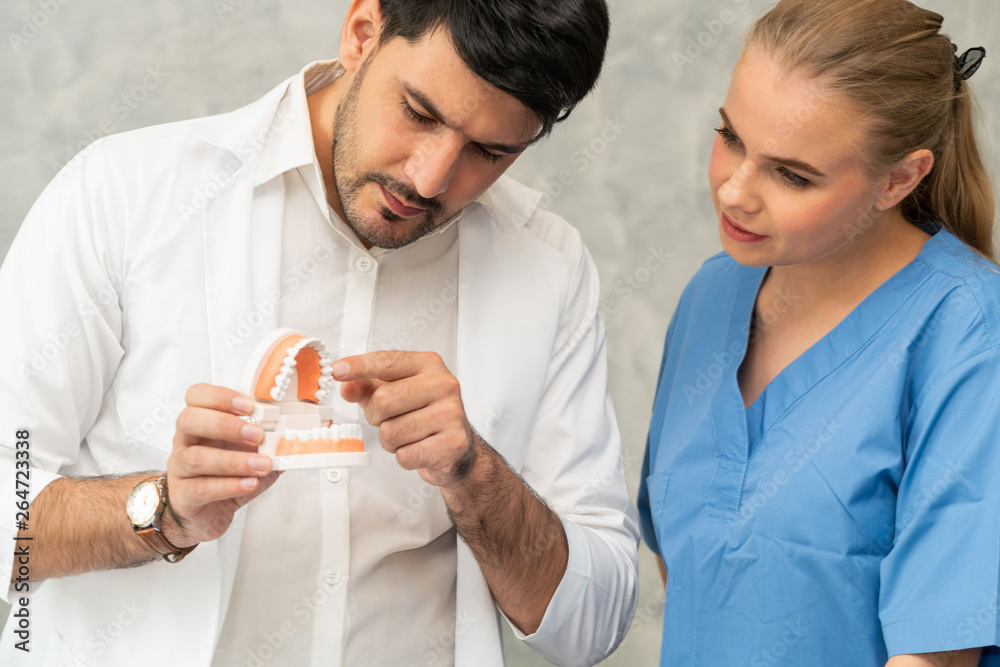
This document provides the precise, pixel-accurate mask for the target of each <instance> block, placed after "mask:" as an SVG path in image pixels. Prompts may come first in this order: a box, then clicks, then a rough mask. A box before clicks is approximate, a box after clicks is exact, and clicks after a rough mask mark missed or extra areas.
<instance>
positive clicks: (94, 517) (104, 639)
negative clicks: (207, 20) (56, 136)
mask: <svg viewBox="0 0 1000 667" xmlns="http://www.w3.org/2000/svg"><path fill="white" fill-rule="evenodd" d="M607 29H608V19H607V9H606V6H605V5H604V2H603V0H574V1H573V2H551V3H547V5H542V6H540V5H539V4H538V3H525V2H517V1H515V0H504V1H499V0H490V1H489V2H485V1H484V2H448V1H427V2H419V3H414V2H407V1H405V0H402V1H400V0H382V2H381V3H380V2H378V0H354V1H353V2H352V3H351V6H350V9H349V11H348V16H347V19H346V21H345V24H344V28H343V32H342V35H341V45H340V60H339V62H327V63H314V64H313V65H310V66H308V67H307V68H306V69H305V70H303V72H302V73H301V74H300V75H299V76H297V77H294V78H292V79H291V80H289V81H287V82H285V83H284V84H282V85H281V86H279V87H278V88H276V89H275V90H274V91H272V92H271V93H270V94H268V95H267V96H266V97H264V98H263V99H262V100H260V101H258V102H256V103H254V104H252V105H250V106H249V107H246V108H244V109H241V110H238V111H236V112H233V113H231V114H226V115H224V116H219V117H213V118H207V119H200V120H196V121H190V122H186V123H178V124H173V125H167V126H160V127H155V128H149V129H147V130H141V131H139V132H136V133H132V134H129V135H122V136H118V137H109V138H107V139H105V140H102V141H100V142H98V144H97V145H96V146H95V147H94V148H93V150H91V151H89V152H88V153H87V154H86V155H85V156H84V157H83V158H82V159H81V160H80V162H79V163H78V164H71V165H70V166H69V167H67V169H66V170H64V172H63V173H62V174H61V175H60V177H58V179H57V181H56V182H55V183H54V184H53V185H52V186H50V188H49V189H48V190H47V191H46V192H45V193H44V194H43V195H42V197H41V198H40V199H39V202H38V203H37V204H36V205H35V207H34V208H33V210H32V213H31V214H30V215H29V217H28V219H27V220H26V222H25V223H24V225H23V226H22V230H21V232H20V233H19V238H18V239H17V240H16V241H15V244H14V246H13V247H12V249H11V251H10V254H9V255H8V259H7V261H6V262H5V264H4V266H3V270H2V271H0V303H3V304H4V305H6V306H7V307H8V308H9V309H19V307H18V305H17V304H16V303H15V300H25V299H27V300H28V301H29V302H32V303H35V304H37V306H33V308H32V310H31V312H30V314H29V315H27V316H26V317H25V318H24V320H23V321H21V322H18V325H17V326H16V327H12V330H10V331H5V332H3V334H0V335H2V337H3V338H2V342H3V349H4V351H5V355H4V358H3V360H2V364H3V368H2V370H4V371H7V372H6V374H5V375H3V376H2V377H3V378H4V380H3V383H2V385H0V392H2V398H3V405H4V408H3V410H2V415H0V426H2V428H3V430H2V431H0V434H2V435H0V442H2V444H3V448H2V449H0V451H2V452H3V456H4V460H5V461H6V463H5V465H4V467H3V480H4V483H5V485H6V486H5V489H9V493H8V495H6V496H5V497H7V498H16V496H15V495H14V494H15V481H16V480H15V477H16V471H17V461H19V460H22V459H24V458H27V456H24V455H22V454H20V452H22V451H26V452H28V456H30V462H31V466H32V467H31V470H30V473H31V474H30V494H29V499H30V500H31V504H30V512H29V513H30V517H29V518H30V520H29V521H27V522H25V523H27V526H24V525H21V527H20V533H19V536H20V537H21V538H32V539H31V541H30V542H29V541H28V540H26V539H25V540H22V541H20V542H17V545H18V547H17V548H21V545H23V544H30V558H29V559H28V560H29V562H30V565H29V567H30V580H29V581H28V582H27V583H28V584H29V587H30V592H31V593H32V598H31V600H30V603H29V605H30V610H31V633H32V642H33V643H32V648H33V652H32V653H30V654H26V653H24V652H22V651H18V650H17V648H15V644H16V643H17V642H18V641H19V640H20V639H22V638H23V637H22V636H21V635H17V634H16V632H15V631H16V628H15V624H13V623H8V624H7V627H6V628H5V633H4V636H3V638H2V640H0V650H2V651H3V653H2V655H3V656H4V660H5V662H6V663H9V664H31V665H34V664H43V665H49V664H52V665H55V664H74V661H75V664H95V665H118V664H126V663H127V664H133V663H134V662H135V661H136V658H137V656H142V662H144V663H147V664H163V665H217V666H220V667H221V666H228V665H256V664H263V663H264V662H267V661H268V660H270V659H272V658H273V659H274V664H283V665H284V664H287V665H307V664H317V665H318V664H324V665H326V664H345V665H354V664H373V665H411V664H412V665H423V664H444V665H447V664H456V665H476V666H479V665H498V664H502V652H501V649H500V639H499V632H498V631H499V626H498V618H499V617H498V615H497V611H496V610H497V609H499V610H500V611H501V612H502V613H503V615H504V616H505V617H506V619H507V621H508V622H509V623H510V624H511V625H512V627H513V628H514V629H515V632H516V633H517V634H518V636H520V637H522V638H524V639H525V641H527V642H528V643H529V644H531V645H532V646H533V647H534V648H536V649H537V650H539V651H540V652H541V653H543V654H544V655H546V656H547V657H549V658H551V659H552V660H554V661H556V662H559V663H562V664H591V663H594V662H597V661H599V660H601V659H603V657H605V656H606V655H607V654H609V653H610V652H611V651H612V650H614V648H615V646H617V644H618V642H619V641H620V640H621V638H622V636H623V635H624V632H625V630H626V628H627V626H628V623H629V620H630V618H631V614H632V610H633V608H634V604H635V597H636V565H635V559H636V542H637V526H636V521H635V516H634V512H633V510H632V508H631V505H630V503H629V501H628V499H627V495H626V492H625V487H624V480H623V474H622V462H621V452H620V443H619V440H618V434H617V429H616V427H615V424H614V414H613V409H612V407H611V403H610V399H609V396H608V390H607V377H606V370H605V357H604V332H603V328H602V326H601V322H600V318H599V316H598V312H597V301H598V290H597V284H596V272H595V269H594V267H593V264H592V261H591V260H590V258H589V255H588V254H587V253H586V250H585V249H584V248H583V246H582V244H581V243H580V241H579V238H578V235H577V234H576V233H575V232H574V231H573V230H572V228H570V227H569V226H568V225H567V224H566V223H565V222H563V221H562V220H560V219H559V218H557V217H556V216H554V215H552V214H549V213H546V212H544V211H541V210H539V209H538V208H537V203H538V199H539V196H538V194H537V193H532V192H530V191H528V190H526V189H524V188H523V187H521V186H519V185H517V184H516V183H514V182H513V181H511V180H509V179H507V178H506V177H503V176H502V174H503V172H504V171H505V170H506V169H507V167H509V166H510V164H511V163H512V162H513V161H514V160H515V159H516V157H517V156H518V155H519V154H520V153H521V152H523V151H524V150H525V149H526V148H527V147H528V146H529V145H531V144H532V143H533V142H534V141H536V140H538V139H539V138H541V137H543V136H544V135H545V134H547V133H548V131H549V130H550V129H551V127H552V126H553V124H554V123H555V122H557V121H559V120H561V119H563V118H565V116H566V115H567V114H568V113H569V111H570V110H571V109H572V108H573V107H574V106H575V104H576V103H577V102H579V100H580V99H582V98H583V97H584V96H585V95H586V94H587V92H588V91H589V90H590V89H591V87H592V86H593V84H594V82H595V80H596V78H597V76H598V74H599V71H600V66H601V60H602V59H603V53H604V48H605V44H606V39H607ZM459 218H461V220H459ZM29 274H31V275H33V276H34V278H33V279H32V280H31V281H29V284H27V285H25V284H23V277H24V276H26V275H29ZM15 283H19V284H15ZM19 310H20V309H19ZM278 326H288V327H293V328H296V329H299V330H302V331H305V332H306V333H308V334H309V335H311V336H315V337H318V338H320V339H321V340H323V341H324V342H325V343H326V344H327V346H328V347H330V348H331V351H333V353H334V354H335V355H337V356H340V357H341V358H342V359H341V361H339V362H338V363H336V364H335V365H334V367H333V371H334V377H335V378H336V379H337V380H339V381H341V382H342V385H341V392H340V393H341V397H340V398H339V399H338V400H336V401H335V402H334V406H335V408H336V410H337V414H338V419H337V421H339V422H359V421H364V422H365V429H366V431H365V441H366V449H367V450H368V451H370V452H372V455H373V463H372V465H371V466H370V467H367V468H354V469H343V470H322V471H306V472H302V471H294V472H289V473H284V474H282V475H281V476H280V477H279V476H278V475H277V474H276V473H274V472H273V471H272V461H271V460H270V459H269V458H268V457H266V456H261V455H258V454H257V453H256V448H257V445H258V444H259V443H260V441H261V438H262V432H261V430H260V428H259V427H258V426H256V425H255V424H253V423H248V422H247V421H245V420H243V419H241V417H245V416H247V415H248V414H249V412H250V411H251V409H252V407H253V404H252V402H251V401H250V400H249V399H248V397H247V396H246V395H244V394H241V393H240V392H238V391H236V388H237V387H240V378H241V377H242V374H243V368H244V366H246V364H247V361H248V358H249V355H250V352H251V350H252V349H253V348H254V346H255V345H256V343H257V342H258V341H259V340H260V339H262V338H263V337H264V336H266V335H267V334H268V333H269V332H270V331H271V330H272V329H273V328H275V327H278ZM50 333H51V336H55V338H54V339H53V340H55V341H57V342H56V343H53V345H54V347H53V348H51V349H50V348H48V347H44V349H42V351H41V357H40V359H41V361H42V362H44V363H40V362H38V360H37V359H36V357H35V354H36V352H37V351H38V350H39V349H40V348H39V345H40V344H41V345H42V346H45V345H46V344H47V341H48V340H49V338H51V336H50ZM372 350H374V351H375V352H371V351H372ZM421 350H432V351H433V352H427V351H421ZM181 396H185V399H186V403H187V405H186V406H185V407H183V409H182V406H180V405H179V404H178V403H177V401H178V400H179V398H180V397H181ZM16 434H17V438H18V440H17V441H16V443H15V440H14V436H15V435H16ZM21 443H27V444H23V445H22V444H21ZM139 471H142V472H139ZM102 473H104V474H102ZM150 479H158V480H159V482H158V483H157V484H156V485H153V486H147V488H154V487H155V488H154V491H153V493H155V495H156V498H157V501H158V502H159V501H163V502H164V503H165V504H164V506H163V507H162V512H161V513H160V514H159V516H158V532H157V531H150V530H144V531H140V532H137V531H136V530H135V529H134V528H133V525H132V524H131V523H130V522H129V520H128V519H126V516H125V508H126V503H127V501H128V498H129V496H130V494H131V493H132V492H133V490H134V489H136V488H137V487H138V486H139V485H140V484H142V483H143V482H145V481H147V480H150ZM265 491H266V492H265ZM21 518H23V517H21ZM17 519H18V517H15V516H14V512H13V511H11V513H10V518H9V519H8V520H7V521H5V522H4V524H3V527H2V529H3V530H5V531H7V532H8V534H9V537H14V536H15V526H17V525H18V524H17V523H16V521H17ZM5 551H6V550H5ZM161 554H166V558H160V556H161ZM12 555H13V554H12V553H5V554H4V558H5V559H6V560H4V562H3V565H4V566H5V567H6V568H7V569H6V570H2V571H4V572H10V573H11V581H12V591H11V592H9V594H8V598H7V599H8V600H11V601H12V602H16V601H17V598H18V593H17V592H16V591H17V589H18V584H23V583H25V582H19V581H18V572H19V570H18V569H16V568H14V567H13V562H12V560H10V557H11V556H12ZM18 558H19V559H20V558H21V556H18ZM168 561H169V562H168ZM18 562H19V563H20V561H18ZM138 565H142V567H134V566H138ZM18 567H20V565H19V566H18ZM126 568H128V569H126ZM108 570H110V571H108ZM40 580H47V581H45V582H44V584H40V583H39V582H40ZM16 609H17V605H15V610H16Z"/></svg>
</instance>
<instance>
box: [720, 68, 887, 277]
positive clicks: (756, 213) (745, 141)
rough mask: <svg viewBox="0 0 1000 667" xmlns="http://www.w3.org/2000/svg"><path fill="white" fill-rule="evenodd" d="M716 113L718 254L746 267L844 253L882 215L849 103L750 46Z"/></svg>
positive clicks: (856, 118)
mask: <svg viewBox="0 0 1000 667" xmlns="http://www.w3.org/2000/svg"><path fill="white" fill-rule="evenodd" d="M720 113H721V115H722V124H721V127H720V128H719V129H718V130H717V132H718V136H716V138H715V143H714V145H713V147H712V159H711V163H710V165H709V170H708V175H709V182H710V184H711V189H712V201H713V203H714V204H715V210H716V213H717V214H718V216H719V235H720V237H721V238H722V246H723V248H724V249H725V250H726V252H728V253H729V254H730V255H731V256H732V257H733V258H734V259H735V260H736V261H738V262H740V263H741V264H746V265H750V266H789V265H794V264H804V263H807V262H812V261H815V260H818V259H824V258H833V257H836V256H838V255H843V256H845V257H847V256H849V255H850V253H851V251H852V247H853V244H852V241H853V240H854V239H855V237H857V236H859V235H861V234H862V233H863V232H864V231H865V230H867V229H868V228H869V227H871V226H872V225H873V224H874V223H875V221H876V220H877V218H878V216H880V215H881V213H880V211H878V210H877V209H876V208H875V203H876V192H877V191H878V184H877V183H874V182H873V181H872V179H871V178H870V176H869V175H868V174H867V172H866V170H865V164H864V162H863V149H864V133H863V132H862V130H861V128H860V127H859V124H860V123H859V118H860V113H859V112H858V110H857V108H856V107H855V106H854V104H853V103H852V102H850V101H848V100H846V99H845V98H843V97H841V96H839V95H837V94H836V93H831V92H829V91H826V90H824V89H823V88H822V87H821V86H820V85H819V84H818V82H817V81H816V80H815V79H808V78H805V77H803V76H797V75H791V76H790V75H788V74H787V73H784V72H783V71H782V70H780V69H779V68H777V67H776V66H775V65H774V64H773V63H772V62H771V61H770V60H769V59H768V58H767V57H766V56H763V55H761V54H759V53H758V52H756V51H755V50H753V49H751V50H749V51H748V52H747V53H745V54H744V56H743V59H742V60H741V61H740V63H739V64H738V65H737V67H736V70H735V71H734V72H733V78H732V82H731V83H730V86H729V93H728V94H727V96H726V101H725V105H724V106H723V108H722V109H721V110H720Z"/></svg>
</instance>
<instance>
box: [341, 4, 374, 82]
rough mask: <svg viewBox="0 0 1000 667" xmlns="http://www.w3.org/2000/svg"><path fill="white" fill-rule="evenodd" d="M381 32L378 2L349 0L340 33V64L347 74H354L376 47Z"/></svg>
mask: <svg viewBox="0 0 1000 667" xmlns="http://www.w3.org/2000/svg"><path fill="white" fill-rule="evenodd" d="M381 30H382V3H381V2H380V0H351V6H350V7H348V9H347V18H346V19H345V20H344V29H343V30H342V31H341V33H340V64H341V65H343V67H344V69H346V70H347V71H348V72H356V71H357V70H358V67H360V66H361V63H362V62H364V60H365V58H367V57H368V55H369V54H370V53H371V52H372V51H373V50H374V49H375V47H376V46H378V37H379V33H380V32H381Z"/></svg>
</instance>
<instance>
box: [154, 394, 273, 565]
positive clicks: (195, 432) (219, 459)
mask: <svg viewBox="0 0 1000 667" xmlns="http://www.w3.org/2000/svg"><path fill="white" fill-rule="evenodd" d="M185 401H186V402H187V407H186V408H185V409H184V410H183V411H182V412H181V414H180V416H179V417H178V418H177V432H176V434H175V435H174V450H173V453H172V454H171V455H170V460H169V462H168V463H167V489H168V494H169V500H170V504H169V507H168V511H167V512H164V514H163V521H162V525H161V530H162V531H163V533H164V535H165V536H166V538H167V539H168V540H169V541H170V543H171V544H173V545H174V546H177V547H182V548H183V547H186V546H190V545H192V544H198V543H199V542H207V541H209V540H214V539H216V538H218V537H220V536H221V535H222V534H223V533H225V532H226V530H227V529H228V528H229V524H230V523H232V521H233V515H234V514H235V513H236V511H237V510H238V509H240V508H241V507H243V506H244V505H246V504H247V503H248V502H250V501H251V500H253V499H254V498H256V497H257V496H259V495H260V494H261V493H263V492H264V491H265V490H266V489H267V488H268V487H270V486H271V484H273V483H274V481H275V480H276V479H277V478H278V473H273V472H272V471H271V465H272V464H271V459H270V458H269V457H267V456H264V455H263V454H258V452H257V448H258V447H259V445H260V444H261V442H263V440H264V430H263V429H262V428H261V427H260V426H257V425H255V424H248V423H247V422H245V421H243V420H242V419H240V416H241V415H246V414H249V413H250V412H252V411H253V402H252V401H251V400H250V399H249V398H247V397H246V396H243V395H242V394H240V393H238V392H235V391H233V390H231V389H226V388H225V387H216V386H212V385H207V384H197V385H194V386H193V387H191V388H190V389H189V390H188V392H187V396H186V397H185Z"/></svg>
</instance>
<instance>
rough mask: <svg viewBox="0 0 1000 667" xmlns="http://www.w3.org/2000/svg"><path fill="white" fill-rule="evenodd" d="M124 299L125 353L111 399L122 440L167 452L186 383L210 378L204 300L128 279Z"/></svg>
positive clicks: (189, 384)
mask: <svg viewBox="0 0 1000 667" xmlns="http://www.w3.org/2000/svg"><path fill="white" fill-rule="evenodd" d="M124 303H125V328H124V332H123V337H122V346H123V348H124V349H125V356H124V357H123V359H122V361H121V365H120V368H119V372H118V376H117V378H116V404H117V406H118V415H119V419H120V420H121V424H122V428H123V430H124V433H125V440H126V445H128V446H130V447H134V446H135V445H136V444H137V443H139V444H143V445H150V446H153V447H156V448H157V449H161V450H163V451H166V452H169V451H171V449H172V448H173V436H174V431H175V428H174V427H175V423H176V421H177V416H178V415H179V414H180V411H181V410H183V409H184V405H185V404H184V395H185V394H186V393H187V390H188V388H189V387H191V385H193V384H197V383H199V382H210V381H211V355H210V348H209V339H208V313H207V302H206V301H205V298H204V297H203V296H200V295H195V294H189V293H186V292H181V291H178V290H175V289H171V288H169V287H163V286H160V285H153V284H149V283H143V282H136V281H129V282H128V283H127V284H126V289H125V298H124Z"/></svg>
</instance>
